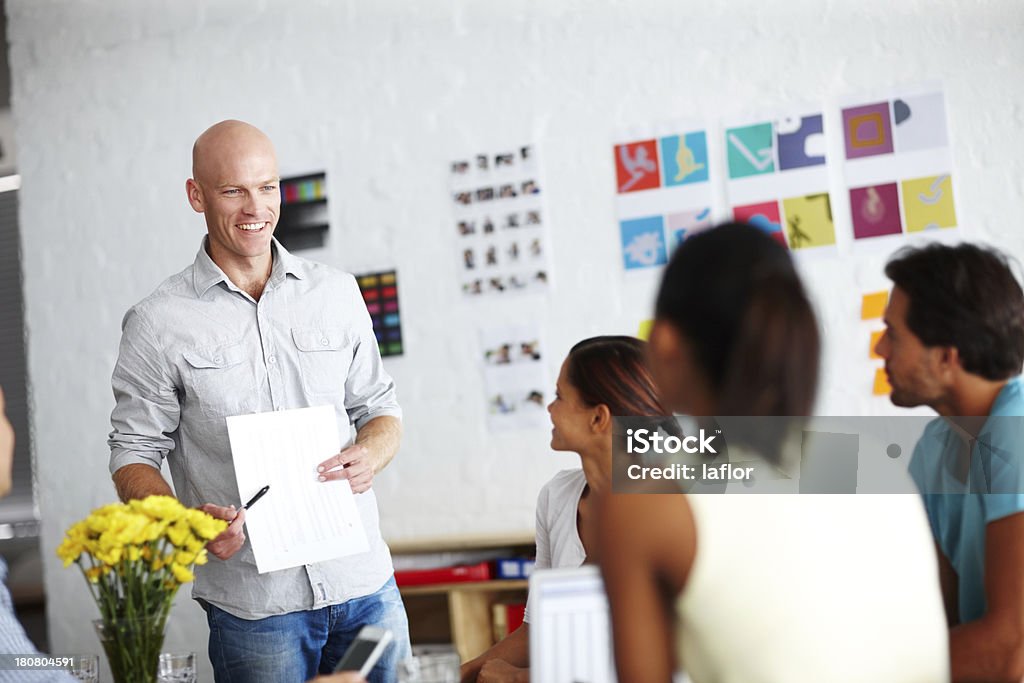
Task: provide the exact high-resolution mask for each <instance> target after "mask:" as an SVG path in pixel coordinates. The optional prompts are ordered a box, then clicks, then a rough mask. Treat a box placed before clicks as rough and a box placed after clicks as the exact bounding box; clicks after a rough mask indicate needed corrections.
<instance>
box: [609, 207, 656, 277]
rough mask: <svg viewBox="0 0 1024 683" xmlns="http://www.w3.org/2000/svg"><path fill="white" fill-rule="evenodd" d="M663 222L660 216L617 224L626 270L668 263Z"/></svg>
mask: <svg viewBox="0 0 1024 683" xmlns="http://www.w3.org/2000/svg"><path fill="white" fill-rule="evenodd" d="M663 225H664V221H663V220H662V218H661V216H649V217H647V218H637V219H634V220H629V221H622V222H621V223H619V230H620V233H621V235H622V259H623V263H624V264H625V266H626V270H635V269H637V268H654V267H656V266H663V265H665V263H666V262H667V261H668V258H667V256H666V252H665V236H664V228H663Z"/></svg>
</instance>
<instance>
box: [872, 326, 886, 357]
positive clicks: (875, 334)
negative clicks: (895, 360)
mask: <svg viewBox="0 0 1024 683" xmlns="http://www.w3.org/2000/svg"><path fill="white" fill-rule="evenodd" d="M883 334H885V330H875V331H874V332H872V333H871V346H869V347H868V356H869V357H870V358H877V359H881V358H882V357H881V356H879V355H878V354H877V353H875V347H876V346H878V340H879V339H881V338H882V335H883Z"/></svg>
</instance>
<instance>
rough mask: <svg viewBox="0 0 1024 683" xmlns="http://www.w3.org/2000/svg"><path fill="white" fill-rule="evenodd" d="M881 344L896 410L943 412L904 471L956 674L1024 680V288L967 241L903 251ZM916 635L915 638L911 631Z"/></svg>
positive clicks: (892, 274)
mask: <svg viewBox="0 0 1024 683" xmlns="http://www.w3.org/2000/svg"><path fill="white" fill-rule="evenodd" d="M885 273H886V275H888V276H889V278H890V279H891V280H892V281H893V284H894V287H893V290H892V296H891V298H890V300H889V306H888V308H887V309H886V312H885V324H886V330H885V333H884V334H883V336H882V338H881V339H880V340H879V342H878V345H877V348H876V351H877V353H878V354H879V355H880V356H882V358H884V359H885V369H886V372H887V373H888V375H889V382H890V384H891V385H892V396H891V398H892V402H893V403H894V404H896V405H898V406H905V407H912V406H920V405H926V406H928V407H930V408H932V409H933V410H934V411H935V412H937V413H938V414H939V415H940V416H941V417H940V419H937V420H934V421H933V422H931V423H929V425H928V427H927V428H926V429H925V432H924V435H923V436H922V437H921V439H920V441H919V442H918V444H917V446H916V447H915V449H914V455H913V458H912V460H911V464H910V473H911V475H912V476H913V478H914V481H915V483H916V484H917V486H918V489H919V490H920V491H921V493H922V496H923V500H924V504H925V508H926V509H927V512H928V519H929V522H930V524H931V527H932V534H933V535H934V537H935V541H936V546H937V553H938V562H939V575H940V579H941V584H942V589H943V597H944V600H945V603H946V614H947V617H948V620H949V624H950V641H949V644H950V648H949V649H950V657H951V659H952V674H953V680H954V681H1017V682H1019V681H1020V680H1021V679H1022V678H1024V462H1022V458H1024V429H1022V421H1024V418H1022V417H1021V416H1024V384H1022V382H1021V379H1020V377H1019V375H1020V372H1021V364H1022V362H1024V293H1022V292H1021V287H1020V285H1019V284H1018V282H1017V280H1016V279H1015V278H1014V276H1013V273H1012V272H1011V270H1010V267H1009V264H1008V262H1007V259H1006V257H1004V256H1003V255H1002V254H1000V253H999V252H997V251H995V250H993V249H987V248H983V247H978V246H975V245H971V244H960V245H957V246H945V245H939V244H931V245H928V246H925V247H921V248H908V249H904V250H902V251H900V252H898V253H897V254H896V255H895V257H894V258H893V259H892V260H890V261H889V263H888V265H887V266H886V268H885ZM908 637H911V638H912V637H913V634H908Z"/></svg>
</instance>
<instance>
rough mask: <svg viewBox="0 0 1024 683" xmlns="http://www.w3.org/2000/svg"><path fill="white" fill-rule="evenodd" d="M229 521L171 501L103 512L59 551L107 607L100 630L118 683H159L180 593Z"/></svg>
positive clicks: (71, 533)
mask: <svg viewBox="0 0 1024 683" xmlns="http://www.w3.org/2000/svg"><path fill="white" fill-rule="evenodd" d="M225 528H227V522H225V521H223V520H219V519H215V518H214V517H211V516H210V515H208V514H206V513H205V512H202V511H201V510H194V509H190V508H186V507H185V506H183V505H182V504H181V503H180V502H178V500H177V499H175V498H172V497H170V496H149V497H148V498H145V499H143V500H132V501H129V502H128V503H117V504H113V505H105V506H103V507H101V508H97V509H95V510H93V511H92V513H91V514H90V515H89V516H88V517H86V518H85V519H83V520H82V521H80V522H76V523H75V524H73V525H72V526H71V528H70V529H68V531H67V534H66V535H65V537H64V540H63V542H61V544H60V546H59V547H58V548H57V556H58V557H60V558H61V559H62V560H64V566H65V567H68V566H70V565H71V564H72V563H75V564H77V565H78V567H79V568H80V569H81V570H82V574H83V575H84V576H85V579H86V583H87V584H88V586H89V591H90V592H91V593H92V597H93V599H94V600H95V601H96V606H97V607H99V610H100V619H99V620H97V622H96V630H97V632H98V633H99V636H100V640H101V641H102V642H103V649H104V651H105V652H106V654H107V660H108V662H109V663H110V669H111V673H113V675H114V680H115V681H117V682H118V683H144V682H151V681H155V680H156V669H157V661H158V659H159V655H160V648H161V647H162V646H163V639H164V629H165V626H166V624H167V615H168V614H169V613H170V610H171V604H172V602H173V600H174V595H175V593H177V592H178V588H179V587H180V586H181V584H183V583H188V582H189V581H191V580H192V579H193V578H194V576H193V574H192V566H193V565H195V564H205V563H206V544H207V542H208V541H211V540H213V539H214V538H216V537H217V536H218V535H219V534H220V533H221V532H222V531H223V530H224V529H225Z"/></svg>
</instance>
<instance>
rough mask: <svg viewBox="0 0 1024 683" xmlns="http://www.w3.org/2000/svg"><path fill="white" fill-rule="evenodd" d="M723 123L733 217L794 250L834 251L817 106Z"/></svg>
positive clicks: (822, 127) (821, 123) (821, 120)
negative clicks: (778, 115) (764, 232)
mask: <svg viewBox="0 0 1024 683" xmlns="http://www.w3.org/2000/svg"><path fill="white" fill-rule="evenodd" d="M723 128H724V130H723V137H724V139H723V144H724V147H725V150H726V166H727V171H728V173H727V181H726V195H727V197H728V201H729V206H730V207H731V210H732V217H733V218H734V219H735V220H740V221H746V222H748V223H751V224H753V225H756V226H758V227H759V228H761V229H763V230H765V231H766V232H768V233H769V234H770V235H771V236H772V237H773V238H774V239H776V240H778V242H779V243H780V244H782V245H784V246H787V247H789V248H790V249H792V250H794V251H796V250H804V249H816V250H818V249H821V248H829V249H831V250H833V251H834V249H835V244H836V230H835V224H834V221H833V219H832V202H831V199H830V197H829V192H828V188H829V181H828V165H827V163H828V162H827V158H826V157H827V154H826V149H825V148H826V145H825V139H826V138H825V122H824V117H823V116H822V114H821V112H820V111H807V112H802V113H798V114H795V115H787V116H782V117H763V118H754V119H751V118H747V119H744V120H732V121H727V122H726V123H725V125H724V127H723Z"/></svg>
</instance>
